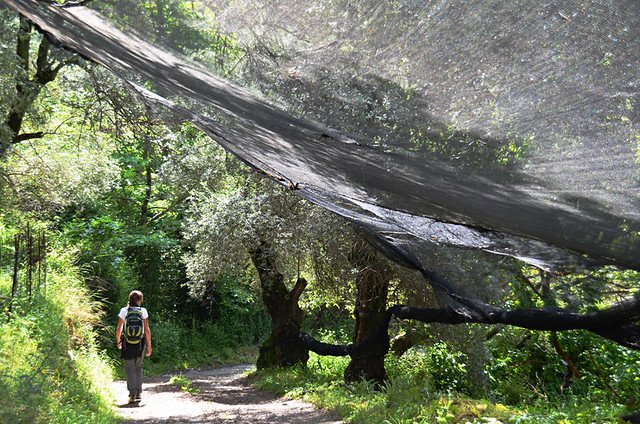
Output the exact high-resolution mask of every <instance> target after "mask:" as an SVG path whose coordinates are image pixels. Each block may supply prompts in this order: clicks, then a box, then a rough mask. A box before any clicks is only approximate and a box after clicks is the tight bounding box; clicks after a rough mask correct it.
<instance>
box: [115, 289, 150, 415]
mask: <svg viewBox="0 0 640 424" xmlns="http://www.w3.org/2000/svg"><path fill="white" fill-rule="evenodd" d="M141 304H142V292H140V291H138V290H134V291H132V292H131V293H129V306H125V307H124V308H122V309H120V312H119V313H118V327H117V329H116V342H117V343H118V349H120V358H122V364H123V365H124V370H125V372H126V373H127V389H128V390H129V403H134V402H140V401H141V400H142V360H143V357H144V354H145V352H146V355H147V356H150V355H151V332H150V331H149V313H148V312H147V310H146V308H143V307H142V306H140V305H141Z"/></svg>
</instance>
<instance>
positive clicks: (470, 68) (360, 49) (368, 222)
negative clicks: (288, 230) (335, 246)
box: [3, 0, 640, 355]
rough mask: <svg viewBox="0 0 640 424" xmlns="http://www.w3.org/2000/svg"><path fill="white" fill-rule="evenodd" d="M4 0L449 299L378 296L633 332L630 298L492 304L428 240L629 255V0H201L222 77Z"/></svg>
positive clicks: (562, 256) (540, 257) (600, 257)
mask: <svg viewBox="0 0 640 424" xmlns="http://www.w3.org/2000/svg"><path fill="white" fill-rule="evenodd" d="M3 3H4V4H6V5H7V6H9V7H10V8H13V9H15V10H16V11H18V12H20V13H21V14H22V15H24V16H26V17H27V18H28V19H29V20H31V21H32V22H34V23H35V25H36V26H37V27H38V28H39V29H41V30H42V31H44V32H45V33H46V34H47V37H48V40H49V42H50V43H52V44H54V45H58V46H63V47H65V48H68V49H70V50H72V51H74V52H77V53H79V54H80V55H82V56H83V57H85V58H88V59H90V60H92V61H94V62H97V63H99V64H102V65H104V66H105V67H107V68H109V69H110V70H112V71H113V72H115V73H117V74H120V75H122V76H123V78H126V79H129V80H130V84H131V86H132V87H133V88H134V89H135V90H137V91H138V93H139V94H140V96H141V97H142V98H143V99H144V101H145V102H146V103H147V104H148V105H149V106H150V107H157V106H160V105H162V106H164V107H167V108H169V109H171V110H173V111H174V112H175V113H176V114H178V115H180V116H181V117H182V118H183V119H184V120H187V121H190V122H192V123H194V124H195V125H196V126H198V127H199V128H200V129H201V130H203V131H204V132H205V133H207V134H208V135H210V136H211V137H212V138H213V139H214V140H215V141H217V142H218V143H219V144H221V145H222V146H223V147H224V148H225V149H227V150H228V151H230V152H232V153H234V154H235V155H237V156H238V157H239V158H240V159H241V160H242V161H244V162H245V163H247V164H249V165H250V166H252V167H253V168H255V169H257V170H259V171H260V172H262V173H264V174H266V175H268V176H269V177H271V178H273V179H274V180H276V181H278V182H280V183H281V184H283V185H284V186H286V187H288V188H290V189H291V190H294V191H295V192H296V193H297V194H299V195H301V196H303V197H304V198H306V199H307V200H310V201H312V202H314V203H316V204H318V205H321V206H323V207H325V208H327V209H329V210H331V211H333V212H335V213H337V214H338V215H341V216H343V217H345V218H346V219H348V220H349V221H351V222H353V223H355V224H356V225H358V226H360V227H362V228H363V229H365V231H367V232H368V233H369V234H370V235H371V237H372V240H374V243H375V244H376V245H377V246H378V247H379V249H380V250H382V251H383V252H384V253H386V254H387V255H388V256H390V257H392V258H393V259H395V260H396V261H398V262H400V263H401V264H403V265H407V266H409V267H411V268H414V269H416V270H418V271H420V272H422V274H423V275H424V277H425V278H426V279H427V280H428V281H429V282H430V283H431V284H432V285H433V286H434V288H436V289H437V291H438V293H439V294H440V295H442V298H443V299H447V301H446V302H447V306H446V307H445V308H443V309H437V310H420V311H412V310H411V308H408V307H397V308H392V309H391V310H390V311H389V313H390V314H396V315H397V316H405V317H413V318H417V319H421V320H428V321H436V322H449V323H461V322H481V323H487V324H496V323H506V324H512V325H518V326H524V327H527V328H540V329H548V330H562V329H566V328H585V329H589V330H591V331H594V332H596V333H598V334H601V335H603V336H605V337H609V338H611V339H613V340H615V341H617V342H619V343H622V344H624V345H625V346H629V347H633V348H636V349H637V348H640V331H639V330H638V326H637V325H636V324H634V323H635V322H636V321H637V320H638V303H637V300H635V299H633V300H631V301H628V302H622V303H620V304H619V305H616V306H613V307H611V308H610V309H605V310H602V311H600V312H594V313H593V314H591V315H585V316H578V315H576V314H573V313H571V312H567V311H552V310H536V309H531V310H520V311H507V310H503V309H501V308H498V307H495V306H491V305H489V304H487V303H485V302H482V301H480V300H477V299H475V298H474V297H473V296H472V295H471V294H470V293H471V292H473V289H474V287H471V285H469V284H468V283H467V282H465V281H456V282H455V283H452V282H451V281H448V280H447V279H445V278H442V277H441V276H440V275H438V271H439V270H438V269H437V262H434V261H433V258H432V257H430V252H432V249H431V247H432V246H433V245H436V246H448V247H459V248H463V249H479V250H482V251H484V252H488V253H490V254H496V255H504V256H510V257H514V258H517V259H520V260H523V261H525V262H527V263H530V264H532V265H535V266H537V267H539V268H542V269H544V270H547V271H553V272H570V271H572V270H575V269H582V268H588V267H592V266H599V265H604V264H612V265H617V266H620V267H623V268H630V269H635V270H638V269H640V251H639V247H640V214H639V209H638V204H639V200H640V198H639V193H638V168H639V163H638V161H639V159H638V157H639V143H640V129H639V128H638V122H637V121H638V116H639V115H638V110H640V105H638V102H639V101H640V94H639V93H640V91H639V87H638V84H640V81H639V79H638V76H639V73H638V69H640V51H638V49H637V46H638V44H639V41H640V32H638V31H637V28H639V27H640V4H639V3H638V2H637V1H633V0H626V1H598V2H588V3H584V2H577V1H571V2H557V1H553V2H545V3H539V2H536V3H532V2H526V1H514V2H508V3H504V2H495V1H442V2H437V3H436V2H428V3H424V2H412V1H399V2H384V3H380V2H377V1H364V2H357V3H355V4H354V3H352V2H349V1H335V2H324V1H312V2H308V1H306V2H298V1H293V2H291V1H267V2H264V3H257V2H252V1H248V0H247V1H238V2H219V3H220V4H216V3H217V2H211V4H212V6H211V7H215V8H216V9H215V10H216V16H217V18H218V20H219V23H220V25H221V28H222V29H223V30H224V31H226V32H227V33H235V34H237V37H238V40H239V42H242V43H244V45H246V46H249V47H247V48H246V50H245V56H246V57H245V59H244V60H245V61H246V66H245V67H244V68H243V70H242V72H240V71H239V74H238V75H231V74H230V75H231V76H232V77H233V78H234V79H235V81H234V82H232V81H231V80H230V78H231V76H230V78H224V77H221V76H216V75H214V74H213V73H212V72H208V71H206V70H202V68H201V67H198V66H197V65H195V64H193V62H192V61H190V60H187V59H186V58H184V57H183V55H182V54H181V53H179V52H177V51H172V50H170V49H175V43H170V42H165V43H163V42H162V40H161V39H159V40H156V41H154V42H153V43H152V42H149V41H147V38H148V37H147V36H146V35H145V34H144V31H143V29H141V28H133V27H132V28H128V29H127V31H126V32H125V31H122V30H120V29H118V28H117V26H116V25H114V24H113V23H111V22H110V21H109V20H108V19H106V18H104V17H103V16H102V15H101V14H100V13H98V12H96V11H93V10H90V9H88V8H86V7H84V6H79V5H74V4H67V5H65V6H60V5H55V4H51V3H44V2H37V1H30V0H3ZM157 36H158V35H157ZM167 36H168V35H167ZM134 80H135V81H138V83H136V82H135V81H134ZM140 81H145V82H149V85H147V84H142V83H139V82H140ZM243 82H244V85H245V86H244V87H243V86H242V85H243ZM142 85H145V87H149V86H153V90H148V89H146V88H144V87H143V86H142ZM260 91H261V92H262V93H260ZM169 98H170V99H171V100H169ZM427 246H428V247H429V248H427ZM386 323H387V324H388V319H387V321H386ZM383 324H384V322H383ZM383 330H384V328H383ZM382 332H383V331H381V334H382ZM311 344H312V343H310V345H311ZM387 344H388V340H387ZM356 348H358V347H356ZM358 349H360V350H362V349H364V348H363V347H362V346H361V347H360V348H358ZM341 352H342V353H344V354H352V355H353V351H352V350H351V347H349V348H347V347H345V348H344V349H342V350H341Z"/></svg>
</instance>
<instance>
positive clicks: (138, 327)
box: [122, 306, 144, 345]
mask: <svg viewBox="0 0 640 424" xmlns="http://www.w3.org/2000/svg"><path fill="white" fill-rule="evenodd" d="M122 336H123V338H124V341H125V342H127V343H128V344H130V345H138V344H140V342H141V341H142V340H143V339H144V319H142V309H140V308H138V307H131V306H130V307H129V309H128V310H127V316H126V317H125V318H124V332H123V334H122Z"/></svg>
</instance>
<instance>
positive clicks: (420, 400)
mask: <svg viewBox="0 0 640 424" xmlns="http://www.w3.org/2000/svg"><path fill="white" fill-rule="evenodd" d="M416 362H419V360H416V358H415V357H411V355H409V357H408V358H406V359H403V358H400V359H398V358H393V357H390V356H388V357H387V371H388V374H389V378H390V384H388V385H387V387H386V388H385V389H383V390H381V391H377V390H375V388H374V386H373V385H372V384H370V383H367V382H360V383H357V384H352V385H346V384H344V383H343V376H342V374H343V372H344V369H345V367H346V366H347V364H348V358H332V357H320V356H317V355H315V354H313V353H312V354H311V357H310V360H309V362H308V366H307V367H304V366H296V367H293V368H276V369H269V370H261V371H257V372H254V373H252V374H251V375H250V378H251V379H252V381H253V384H254V385H255V386H256V387H259V388H261V389H263V390H267V391H269V392H272V393H274V394H276V395H280V396H287V397H291V398H296V399H302V400H305V401H308V402H311V403H313V404H315V405H316V406H318V407H320V408H323V409H326V410H329V411H332V412H334V413H336V414H338V415H339V416H340V417H342V418H343V419H344V420H345V421H346V422H349V423H358V424H359V423H362V424H409V423H425V424H426V423H495V424H498V423H505V424H506V423H518V424H524V423H527V424H533V423H535V424H544V423H549V424H551V423H554V424H582V423H584V424H587V423H589V424H590V423H605V422H609V423H622V422H623V421H622V420H621V419H620V418H619V416H620V415H621V414H624V408H623V407H622V406H621V405H616V404H615V403H612V404H600V403H598V402H594V401H590V400H589V399H585V398H582V397H578V396H566V397H563V398H558V399H555V400H550V399H539V400H537V401H534V402H531V403H530V404H524V405H515V406H514V405H506V404H502V403H499V402H496V401H489V400H487V399H474V398H472V397H469V396H467V395H465V394H461V393H457V392H444V391H442V390H436V389H435V387H437V386H438V385H437V384H436V383H435V382H434V381H433V377H432V375H431V374H429V373H426V372H424V370H425V368H424V367H422V366H412V365H414V364H416Z"/></svg>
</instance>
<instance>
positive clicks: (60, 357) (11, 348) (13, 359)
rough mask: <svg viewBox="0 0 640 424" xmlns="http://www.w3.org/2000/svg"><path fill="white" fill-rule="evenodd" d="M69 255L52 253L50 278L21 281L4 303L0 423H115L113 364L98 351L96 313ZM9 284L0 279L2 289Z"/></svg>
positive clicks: (0, 326)
mask: <svg viewBox="0 0 640 424" xmlns="http://www.w3.org/2000/svg"><path fill="white" fill-rule="evenodd" d="M73 259H74V258H73V254H72V253H69V252H66V253H61V252H55V251H50V252H49V253H48V256H47V279H46V281H42V283H41V285H40V286H38V287H30V289H29V290H27V286H26V285H23V284H22V283H21V281H22V280H20V284H19V285H18V290H17V292H16V295H15V297H14V298H13V299H11V298H10V297H3V298H2V299H1V301H2V310H3V314H2V317H1V319H0V335H1V337H0V422H3V423H4V422H6V423H51V424H55V423H74V424H80V423H92V424H93V423H104V424H108V423H116V422H117V418H116V416H115V413H114V411H113V409H112V407H111V403H112V394H111V393H110V391H109V382H110V381H111V377H112V372H111V370H112V364H111V361H110V360H109V359H108V358H107V357H106V355H104V354H103V353H102V352H101V351H100V350H99V349H98V348H97V343H96V334H95V332H94V327H95V324H96V322H97V321H98V320H99V312H98V311H99V308H98V306H99V305H97V304H96V303H95V302H93V301H92V300H91V298H90V296H89V294H88V292H87V290H86V288H85V286H84V283H83V280H82V278H81V277H80V275H79V272H78V270H77V269H76V268H74V266H73V265H72V264H73V262H74V260H73ZM11 287H12V278H11V276H10V275H8V274H6V273H0V290H1V292H2V293H9V294H11V292H12V290H11Z"/></svg>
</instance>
